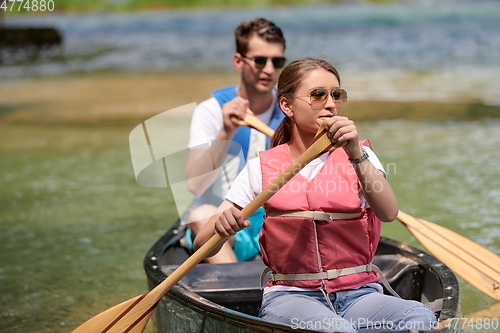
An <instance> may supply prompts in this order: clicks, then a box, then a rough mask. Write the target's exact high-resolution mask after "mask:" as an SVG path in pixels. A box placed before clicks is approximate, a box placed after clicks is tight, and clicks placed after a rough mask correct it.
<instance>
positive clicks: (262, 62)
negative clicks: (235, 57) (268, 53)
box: [241, 55, 286, 69]
mask: <svg viewBox="0 0 500 333" xmlns="http://www.w3.org/2000/svg"><path fill="white" fill-rule="evenodd" d="M241 56H242V57H243V58H247V59H250V60H253V61H254V63H255V67H257V68H259V69H261V68H264V67H265V66H266V64H267V61H268V60H271V62H272V63H273V66H274V68H283V67H285V62H286V58H285V57H274V58H268V57H253V58H250V57H247V56H244V55H241Z"/></svg>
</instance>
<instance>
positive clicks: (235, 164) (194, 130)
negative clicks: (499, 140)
mask: <svg viewBox="0 0 500 333" xmlns="http://www.w3.org/2000/svg"><path fill="white" fill-rule="evenodd" d="M234 34H235V40H236V53H235V54H234V55H233V59H232V60H233V65H234V68H235V69H236V71H238V72H239V73H241V82H240V84H239V85H237V86H231V87H226V88H222V89H219V90H216V91H214V92H213V93H212V97H211V98H210V99H208V100H205V101H203V102H202V103H200V104H199V105H198V107H197V108H196V110H195V112H194V114H193V118H192V121H191V130H190V141H189V147H190V150H189V154H188V160H187V167H186V179H187V181H186V183H187V186H188V189H189V191H190V192H191V193H193V194H194V195H195V196H197V200H196V203H195V205H193V207H192V209H191V210H190V211H189V216H188V217H187V221H188V222H189V225H188V226H189V231H190V232H191V233H192V234H191V235H190V234H189V232H188V242H189V241H190V238H191V237H192V238H194V236H195V235H196V234H197V232H198V231H199V230H200V229H201V228H202V227H203V225H204V224H205V223H206V222H207V221H208V219H209V218H210V216H212V215H213V214H214V213H215V210H216V207H218V206H219V205H220V203H221V202H222V201H223V199H224V196H225V194H226V192H227V190H228V188H229V186H230V183H231V180H232V179H234V177H235V176H236V175H237V173H238V172H239V171H241V169H242V168H243V166H244V163H245V161H246V160H249V159H251V158H253V157H256V156H257V154H258V152H259V151H261V150H265V149H267V147H268V143H269V140H268V139H267V138H266V137H265V136H264V134H262V133H259V132H258V131H256V130H254V129H250V128H248V127H246V126H238V125H236V124H235V123H234V122H233V121H232V120H231V117H236V118H238V119H240V120H243V119H244V118H245V115H246V113H247V112H248V111H247V110H251V112H253V113H254V114H255V115H256V116H257V117H258V118H259V119H260V120H262V121H263V122H264V123H266V124H268V125H269V126H270V127H271V128H272V129H276V127H277V126H278V124H279V123H280V122H281V119H283V114H282V112H281V111H280V110H279V108H278V107H277V103H276V90H275V88H274V86H275V85H276V82H277V81H278V77H279V75H280V73H281V70H282V68H283V67H284V65H285V58H284V56H283V55H284V52H285V48H286V42H285V38H284V36H283V33H282V31H281V29H280V28H279V27H277V26H276V25H275V24H274V23H273V22H270V21H268V20H266V19H263V18H256V19H253V20H250V21H247V22H243V23H242V24H241V25H239V26H238V27H237V28H236V29H235V32H234ZM214 140H215V141H214ZM230 142H236V143H237V144H238V145H235V144H232V145H231V146H230V145H229V143H230ZM207 146H209V147H210V149H208V150H207V149H206V148H207ZM235 146H236V147H238V148H240V147H241V149H237V151H238V152H239V153H238V152H236V153H234V152H233V151H234V147H235ZM221 165H223V168H222V172H209V171H212V170H214V169H216V167H217V166H221ZM200 175H201V176H200ZM249 220H250V221H251V223H252V226H251V227H249V228H247V229H245V230H244V231H246V232H240V233H238V234H237V235H236V236H235V237H234V239H233V240H231V241H230V242H226V244H225V245H224V247H223V248H222V249H221V251H219V253H218V254H217V255H216V256H213V257H211V258H209V259H207V261H208V262H211V263H227V262H235V261H238V260H240V261H242V260H248V259H251V258H252V257H255V256H256V255H257V254H258V253H259V245H258V234H259V230H260V225H261V224H262V221H263V210H258V211H257V212H256V214H254V215H253V216H252V217H251V218H250V219H249ZM233 248H234V250H233Z"/></svg>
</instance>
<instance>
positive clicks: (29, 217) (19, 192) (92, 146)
mask: <svg viewBox="0 0 500 333" xmlns="http://www.w3.org/2000/svg"><path fill="white" fill-rule="evenodd" d="M134 126H135V124H133V125H131V126H126V125H123V126H118V127H106V126H81V127H75V128H72V129H66V128H65V127H63V126H52V127H50V126H37V125H9V127H8V128H7V127H2V129H1V130H0V133H2V134H1V145H0V149H1V155H2V161H1V164H0V175H1V177H2V184H3V185H2V187H1V188H0V193H1V196H0V200H1V207H2V209H1V211H0V223H1V226H2V233H1V234H0V253H2V256H1V257H0V267H1V269H0V282H1V283H0V322H1V323H2V332H16V333H17V332H19V333H20V332H23V333H24V332H69V331H70V329H71V328H72V327H75V326H77V325H79V324H80V323H82V322H83V321H85V320H86V319H88V318H90V317H92V316H93V315H95V314H97V313H99V312H101V311H103V310H105V309H107V308H109V307H111V306H112V305H115V304H118V303H120V302H122V301H124V300H127V299H129V298H132V297H134V296H136V295H139V294H140V293H142V292H144V291H145V290H146V283H145V274H144V273H143V270H142V267H141V262H142V259H143V255H145V253H146V251H147V250H148V248H149V247H150V246H151V245H152V244H153V242H154V241H156V239H157V238H158V237H159V236H160V235H161V234H162V232H164V231H165V230H166V229H167V228H168V225H169V224H170V223H172V222H173V221H174V219H175V214H176V209H175V207H174V206H173V199H172V197H171V195H170V194H169V193H168V191H167V190H166V189H153V188H144V187H141V186H139V185H138V184H137V183H136V182H135V179H134V175H133V171H132V167H131V162H130V156H129V152H128V134H129V132H130V130H131V129H132V128H133V127H134ZM358 127H359V130H360V132H361V133H362V135H363V137H368V138H370V139H371V140H372V143H373V145H374V148H375V149H376V151H377V152H378V154H379V156H380V158H381V160H382V162H383V163H385V164H389V163H393V164H395V167H392V168H391V170H392V171H390V175H389V176H390V181H391V183H392V184H393V186H394V188H395V191H396V193H397V196H398V198H399V201H400V206H401V209H402V210H404V211H406V212H408V213H409V214H411V215H414V216H418V217H422V218H424V219H426V220H429V221H432V222H435V223H439V224H441V225H443V226H445V227H447V228H449V229H451V230H454V231H456V232H458V233H460V234H462V235H464V236H466V237H468V238H470V239H472V240H473V241H475V242H477V243H479V244H481V245H483V246H485V247H487V248H489V249H491V250H492V251H493V252H496V253H497V254H500V232H499V229H498V224H499V223H500V209H499V208H498V207H499V205H498V204H499V200H500V199H499V198H500V194H499V192H498V188H499V185H500V184H499V179H500V171H499V170H500V169H499V168H498V167H496V164H497V163H498V158H495V157H494V155H492V152H493V151H495V148H496V147H497V146H498V145H500V122H499V121H484V122H483V121H479V122H449V123H447V122H441V123H432V122H409V121H398V120H391V121H373V122H364V123H359V124H358ZM172 130H173V131H175V130H176V129H172ZM383 233H384V235H385V236H389V237H392V238H395V239H397V240H401V241H404V242H408V243H410V244H412V245H415V246H419V244H418V243H417V242H416V241H415V239H414V238H413V237H412V236H411V235H410V234H409V233H408V232H407V231H406V229H405V228H404V227H403V226H402V225H401V224H399V223H397V222H394V223H392V224H386V225H385V226H384V230H383ZM491 303H492V301H491V300H490V299H488V298H487V297H486V296H483V295H482V294H480V293H479V292H478V291H476V290H474V289H473V288H472V287H470V286H469V285H468V284H466V283H462V308H463V311H464V314H467V313H469V312H473V311H477V310H480V309H481V308H483V307H486V306H488V305H489V304H491Z"/></svg>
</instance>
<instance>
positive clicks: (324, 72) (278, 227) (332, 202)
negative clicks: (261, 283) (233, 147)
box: [195, 59, 436, 332]
mask: <svg viewBox="0 0 500 333" xmlns="http://www.w3.org/2000/svg"><path fill="white" fill-rule="evenodd" d="M346 99H347V93H346V92H345V90H343V89H341V88H340V76H339V74H338V72H337V70H336V69H335V68H334V67H333V66H332V65H330V64H329V63H328V62H326V61H324V60H321V59H303V60H297V61H294V62H292V63H291V64H289V65H288V66H287V67H285V69H283V72H282V73H281V75H280V78H279V81H278V103H279V106H280V109H281V110H282V111H283V113H284V114H285V119H284V120H283V122H282V123H281V124H280V126H279V127H278V129H277V130H276V133H275V135H274V137H273V142H272V146H273V148H272V149H270V150H267V151H264V152H261V153H260V156H259V157H257V158H256V159H253V160H251V161H249V163H248V165H247V166H246V167H245V169H244V170H243V171H242V172H241V173H240V175H238V177H237V179H236V180H235V182H234V183H233V185H232V187H231V189H230V191H229V192H228V194H227V196H226V201H225V202H224V203H223V204H222V205H221V207H220V208H219V211H220V216H219V217H218V218H217V220H215V221H212V222H211V223H207V225H206V226H205V227H204V229H203V230H202V232H201V233H200V234H199V236H198V237H197V238H196V240H195V246H197V247H199V246H201V245H202V244H204V243H205V242H206V241H207V240H208V239H209V238H210V237H211V236H212V235H213V233H214V231H215V232H218V233H219V234H221V235H223V236H226V237H229V236H231V235H234V234H235V233H236V232H238V231H239V230H241V229H243V228H246V227H247V226H249V222H248V221H245V220H243V218H242V216H241V214H240V209H241V208H242V207H244V206H246V205H247V204H248V203H249V202H250V201H251V200H252V199H253V198H254V197H255V196H256V195H257V194H258V193H260V192H261V191H262V189H263V188H265V187H266V186H267V185H268V184H270V183H271V182H272V181H273V180H274V179H275V178H276V177H277V176H279V175H280V174H281V173H282V171H284V170H285V169H286V168H287V167H288V166H289V165H290V164H291V163H293V161H295V160H296V159H297V158H298V157H299V156H300V155H301V154H302V153H303V152H304V151H305V150H306V149H307V148H308V147H309V146H310V145H311V144H312V143H313V141H314V136H315V134H316V132H317V131H318V129H319V127H320V125H321V124H322V123H323V122H325V121H326V122H327V123H326V128H327V129H328V136H329V138H330V140H331V141H332V142H333V143H337V142H340V143H342V142H345V143H346V144H345V146H343V147H342V149H340V148H339V149H336V150H334V151H332V152H327V153H325V154H323V155H322V156H319V157H318V158H316V159H315V160H313V161H312V162H311V163H309V164H308V165H307V166H306V167H305V168H304V169H302V170H301V171H300V174H299V175H296V176H295V177H294V178H293V179H292V180H290V181H289V182H288V183H287V184H285V185H284V186H283V187H282V188H281V189H280V190H279V191H278V192H277V193H276V194H275V195H274V196H273V197H272V198H271V199H269V200H268V201H267V202H266V204H265V205H264V208H265V210H266V220H265V222H264V225H263V227H262V230H261V234H260V244H261V247H262V258H263V261H264V263H265V264H266V265H267V266H268V267H269V268H270V270H271V271H272V272H273V273H272V274H271V279H270V280H269V281H268V282H267V285H266V288H265V289H264V294H263V300H262V307H261V313H260V316H261V317H262V318H263V319H265V320H268V321H271V322H276V323H282V324H286V325H290V326H292V327H294V328H313V329H315V330H320V331H325V332H356V331H357V330H363V329H368V330H369V329H373V328H376V329H380V328H383V329H417V330H428V329H430V328H432V327H433V325H435V322H436V318H435V316H434V313H433V312H432V311H431V310H430V309H429V308H428V307H426V306H425V305H423V304H421V303H419V302H416V301H408V300H403V299H400V298H397V297H393V296H387V295H384V294H383V293H382V287H381V286H380V285H379V284H378V277H377V274H376V273H375V272H374V270H376V268H374V266H373V265H371V262H372V260H373V256H374V254H375V250H376V246H377V244H378V240H379V237H380V229H381V221H385V222H390V221H393V220H394V219H395V218H396V215H397V213H398V205H397V201H396V197H395V195H394V192H393V190H392V188H391V186H390V185H389V183H388V182H387V180H386V179H385V173H384V171H383V168H382V166H381V164H380V162H379V161H378V159H377V158H376V156H375V154H374V153H373V151H372V150H371V149H370V146H369V142H368V140H363V141H358V132H357V130H356V126H355V125H354V123H353V121H351V120H349V119H348V118H346V117H342V116H341V115H340V114H341V112H342V107H343V105H344V103H345V102H346ZM216 251H217V250H216ZM216 251H214V252H216Z"/></svg>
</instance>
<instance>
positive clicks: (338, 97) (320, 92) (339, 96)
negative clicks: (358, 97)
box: [297, 88, 347, 111]
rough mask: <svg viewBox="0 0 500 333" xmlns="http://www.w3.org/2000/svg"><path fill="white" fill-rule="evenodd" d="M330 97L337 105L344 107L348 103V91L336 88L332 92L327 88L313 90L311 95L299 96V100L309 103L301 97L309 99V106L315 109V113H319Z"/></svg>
mask: <svg viewBox="0 0 500 333" xmlns="http://www.w3.org/2000/svg"><path fill="white" fill-rule="evenodd" d="M328 95H330V96H332V98H333V101H334V102H335V104H340V105H344V104H345V103H346V102H347V91H345V90H344V89H342V88H335V89H332V90H331V91H328V90H327V89H325V88H314V89H313V90H311V92H310V93H309V95H307V96H297V98H298V99H300V100H302V101H304V102H306V103H308V102H307V101H306V100H304V99H302V98H301V97H309V100H310V102H309V103H308V104H309V105H310V106H311V109H313V110H314V111H318V110H321V109H323V106H324V105H325V103H326V100H327V99H328Z"/></svg>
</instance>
